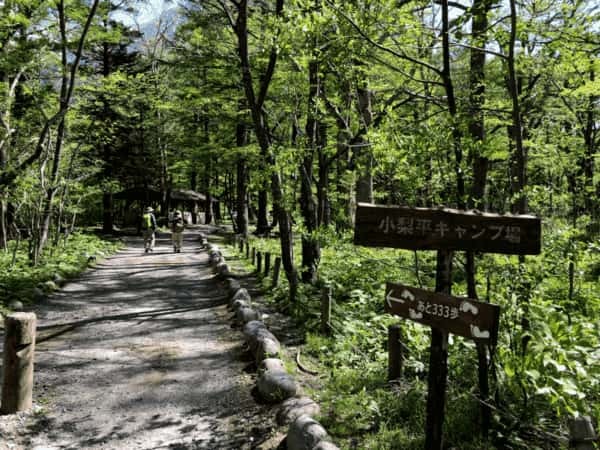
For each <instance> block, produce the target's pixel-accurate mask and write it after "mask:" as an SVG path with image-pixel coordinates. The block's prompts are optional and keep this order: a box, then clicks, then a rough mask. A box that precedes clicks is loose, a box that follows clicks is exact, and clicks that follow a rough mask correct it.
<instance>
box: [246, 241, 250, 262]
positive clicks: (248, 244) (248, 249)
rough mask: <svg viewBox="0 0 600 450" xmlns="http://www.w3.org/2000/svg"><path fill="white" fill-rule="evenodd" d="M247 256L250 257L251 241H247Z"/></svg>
mask: <svg viewBox="0 0 600 450" xmlns="http://www.w3.org/2000/svg"><path fill="white" fill-rule="evenodd" d="M246 258H250V242H248V241H246Z"/></svg>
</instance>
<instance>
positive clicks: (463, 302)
mask: <svg viewBox="0 0 600 450" xmlns="http://www.w3.org/2000/svg"><path fill="white" fill-rule="evenodd" d="M385 309H386V311H387V312H389V313H392V314H395V315H397V316H400V317H404V318H406V319H410V320H412V321H415V322H419V323H422V324H424V325H429V326H431V327H435V328H439V329H441V330H444V331H447V332H449V333H453V334H457V335H459V336H463V337H466V338H469V339H473V340H474V341H477V342H481V343H484V344H491V345H495V344H496V341H497V339H498V322H499V319H500V307H499V306H497V305H492V304H490V303H482V302H478V301H476V300H472V299H470V298H461V297H453V296H451V295H445V294H440V293H439V292H431V291H426V290H424V289H419V288H415V287H409V286H404V285H403V284H398V283H387V285H386V289H385Z"/></svg>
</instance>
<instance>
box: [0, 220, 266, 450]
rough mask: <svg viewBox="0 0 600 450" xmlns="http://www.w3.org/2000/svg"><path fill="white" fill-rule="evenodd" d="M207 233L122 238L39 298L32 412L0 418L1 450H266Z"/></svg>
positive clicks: (262, 420) (261, 415) (262, 410)
mask: <svg viewBox="0 0 600 450" xmlns="http://www.w3.org/2000/svg"><path fill="white" fill-rule="evenodd" d="M200 231H201V227H196V228H194V229H193V230H191V231H186V233H185V241H184V246H183V250H182V252H181V253H177V254H174V253H173V252H172V247H171V243H170V235H162V236H159V239H157V245H156V247H155V250H154V252H152V253H147V254H144V251H143V245H142V242H141V239H139V238H127V239H126V247H125V248H124V249H123V250H121V251H119V252H118V253H117V254H115V255H113V256H112V257H109V258H107V259H106V260H104V261H102V262H100V263H99V264H98V265H97V266H96V267H95V268H94V269H90V270H88V271H86V272H85V273H84V274H82V275H81V276H80V277H79V278H78V279H76V280H73V281H71V282H70V283H68V284H66V285H65V286H64V288H63V289H62V290H61V291H59V292H57V293H56V294H54V295H52V296H51V297H50V298H48V300H47V301H45V302H44V303H43V304H42V305H38V307H37V309H36V311H35V312H36V313H37V315H38V328H37V331H38V336H37V344H36V355H35V377H34V392H33V396H34V409H33V413H29V414H26V415H22V414H21V415H19V416H18V418H19V420H18V421H16V422H14V417H13V416H0V449H4V448H6V449H21V448H23V449H40V450H41V449H128V450H136V449H151V448H152V449H157V448H161V449H163V448H164V449H173V448H176V449H188V448H189V449H192V448H193V449H211V450H213V449H250V448H266V447H262V446H261V447H258V445H259V443H260V442H261V441H264V440H266V439H267V438H268V435H269V433H270V432H271V428H270V425H269V424H270V423H271V420H269V419H270V418H271V417H272V414H270V413H269V410H268V409H269V408H268V407H267V406H261V405H258V404H257V403H256V402H255V401H254V399H253V398H252V396H251V394H250V391H251V386H252V378H251V376H250V375H249V374H246V373H245V372H244V370H243V368H244V366H245V365H247V363H246V362H244V361H243V360H242V354H243V349H242V343H241V341H240V339H239V335H238V334H236V332H235V331H233V330H231V328H230V325H229V324H228V313H227V311H226V306H225V305H226V302H227V299H226V297H225V296H224V292H223V291H222V289H221V288H220V287H219V286H218V284H217V280H216V278H215V277H214V275H213V274H212V272H211V270H210V266H209V262H208V256H207V254H206V251H205V250H203V249H201V248H200V243H199V240H198V237H199V235H200ZM0 345H1V344H0ZM11 417H12V420H13V422H12V424H13V426H12V427H11V426H10V423H11V422H10V421H11Z"/></svg>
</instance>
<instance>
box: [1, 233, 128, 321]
mask: <svg viewBox="0 0 600 450" xmlns="http://www.w3.org/2000/svg"><path fill="white" fill-rule="evenodd" d="M119 246H120V243H119V242H111V241H105V240H101V239H99V238H98V237H96V236H95V235H93V234H86V233H79V232H76V233H73V234H72V235H70V236H69V239H68V240H67V241H66V242H65V241H61V242H60V244H59V245H58V246H57V247H56V248H52V249H48V252H47V255H46V256H45V257H44V259H43V260H42V262H41V263H40V264H39V265H37V266H35V267H32V266H31V264H30V261H29V257H28V254H27V248H26V243H23V242H21V243H20V245H19V246H18V247H17V242H16V241H11V242H10V245H9V248H8V251H3V252H0V274H2V275H0V287H1V289H0V308H1V309H2V310H4V311H6V308H7V307H8V305H9V303H10V302H11V301H13V300H18V301H21V302H23V303H24V304H31V303H33V302H35V292H34V289H35V288H37V287H38V286H43V284H44V283H45V282H47V281H53V280H54V279H55V276H56V275H59V276H60V277H62V278H63V279H69V278H73V277H75V276H76V275H78V274H79V273H81V272H82V271H83V270H85V269H86V267H88V258H89V257H90V256H95V257H96V258H97V260H99V259H102V258H103V257H105V256H108V255H109V254H111V253H113V252H115V251H116V250H117V249H118V248H119ZM50 250H51V251H50ZM42 289H43V287H42Z"/></svg>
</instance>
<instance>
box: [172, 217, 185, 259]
mask: <svg viewBox="0 0 600 450" xmlns="http://www.w3.org/2000/svg"><path fill="white" fill-rule="evenodd" d="M169 224H170V226H171V237H172V239H173V251H174V252H175V253H181V244H182V243H183V230H184V229H185V223H184V222H183V216H182V214H181V211H175V213H174V214H173V217H172V218H171V220H170V221H169Z"/></svg>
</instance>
